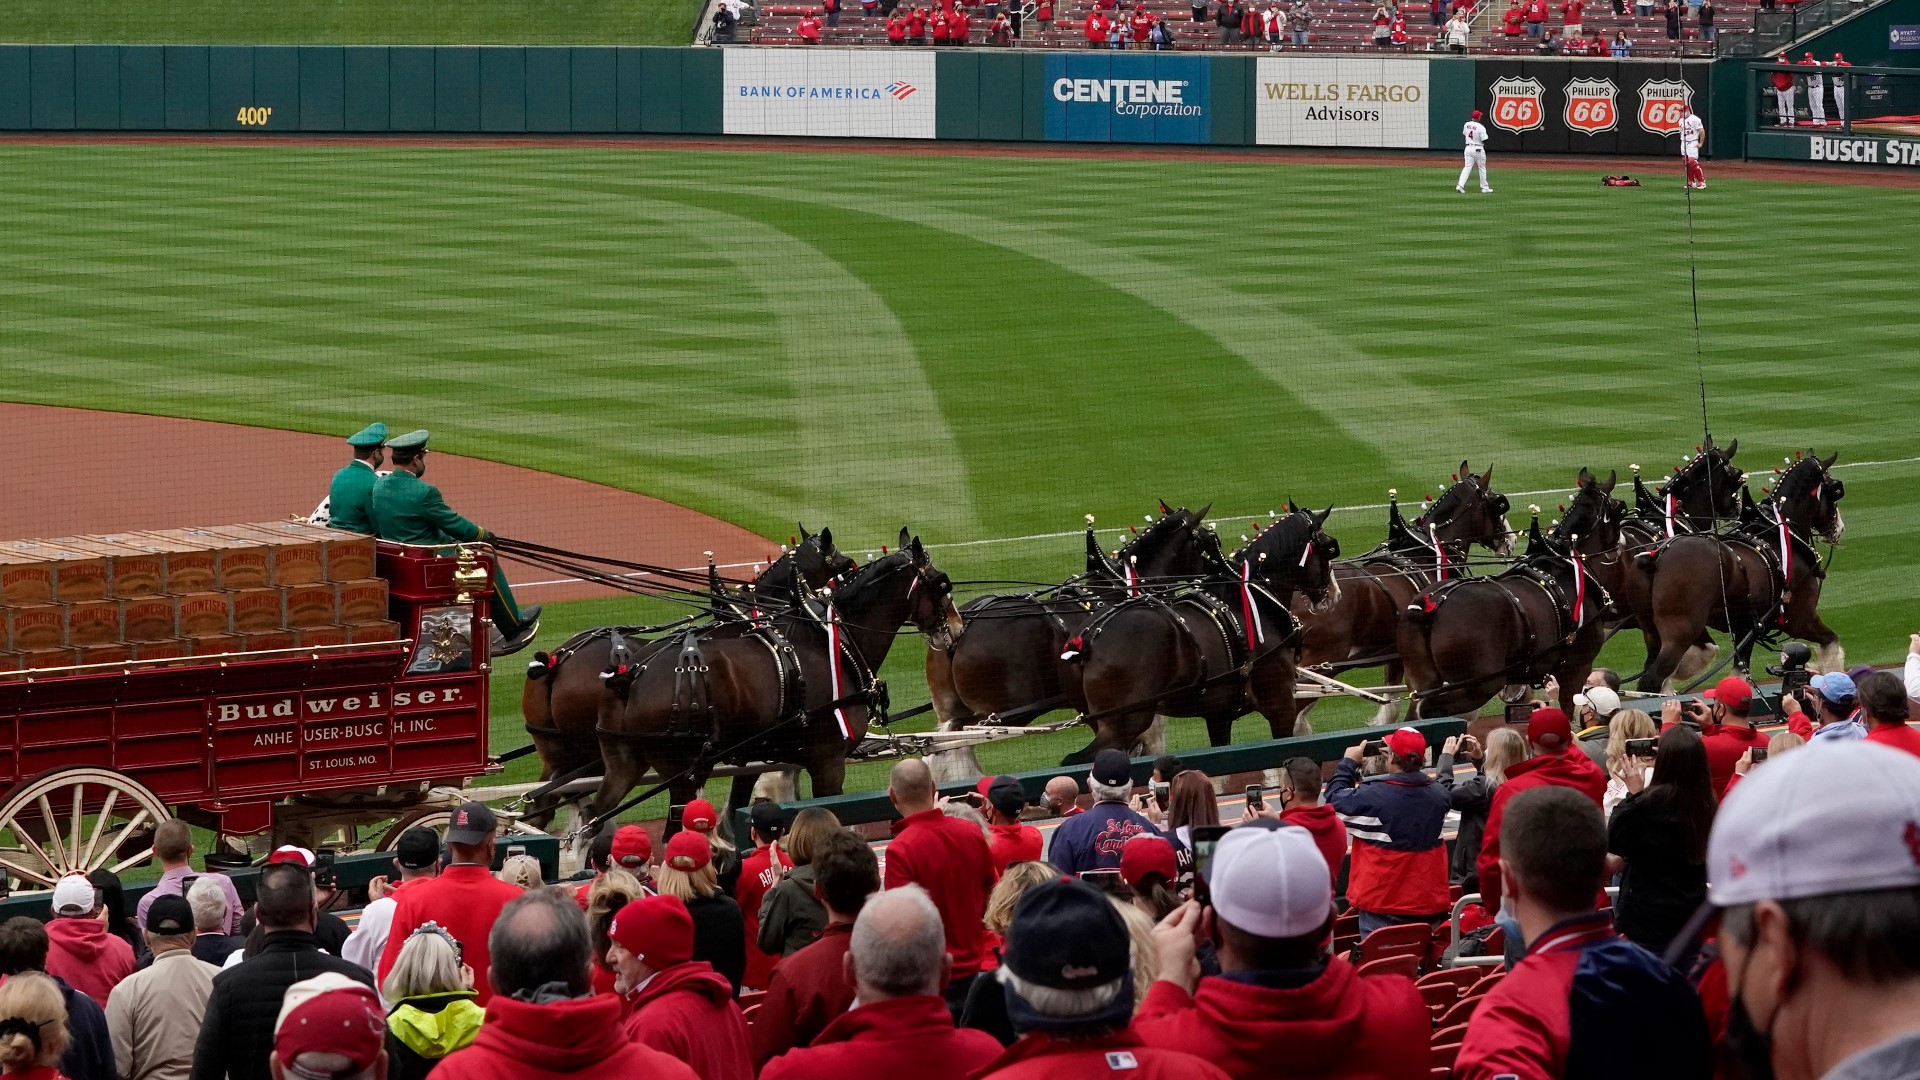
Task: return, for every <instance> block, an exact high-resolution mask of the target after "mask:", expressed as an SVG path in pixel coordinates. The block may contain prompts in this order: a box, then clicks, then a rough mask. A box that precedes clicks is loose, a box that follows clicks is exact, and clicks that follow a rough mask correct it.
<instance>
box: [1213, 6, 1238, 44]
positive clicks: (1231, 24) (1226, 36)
mask: <svg viewBox="0 0 1920 1080" xmlns="http://www.w3.org/2000/svg"><path fill="white" fill-rule="evenodd" d="M1213 22H1214V25H1216V26H1218V27H1219V28H1220V44H1222V45H1231V44H1233V41H1234V38H1236V37H1238V36H1239V34H1240V17H1239V16H1238V15H1235V14H1234V13H1233V5H1232V4H1231V3H1230V2H1229V0H1220V6H1219V7H1218V8H1217V9H1215V10H1214V13H1213Z"/></svg>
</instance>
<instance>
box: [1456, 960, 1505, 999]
mask: <svg viewBox="0 0 1920 1080" xmlns="http://www.w3.org/2000/svg"><path fill="white" fill-rule="evenodd" d="M1486 972H1487V973H1486V974H1485V975H1482V976H1480V981H1479V982H1477V983H1474V984H1473V985H1472V986H1470V987H1468V988H1467V992H1466V995H1465V996H1467V997H1476V996H1478V995H1480V994H1484V993H1486V992H1487V991H1489V990H1491V989H1493V988H1494V987H1496V986H1498V985H1500V980H1501V979H1504V978H1506V977H1507V969H1506V968H1500V967H1490V968H1487V969H1486Z"/></svg>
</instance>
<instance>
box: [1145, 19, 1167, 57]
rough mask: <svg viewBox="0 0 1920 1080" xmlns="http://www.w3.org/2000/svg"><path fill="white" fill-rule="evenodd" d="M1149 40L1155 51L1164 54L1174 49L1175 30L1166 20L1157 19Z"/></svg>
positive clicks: (1149, 34) (1149, 33)
mask: <svg viewBox="0 0 1920 1080" xmlns="http://www.w3.org/2000/svg"><path fill="white" fill-rule="evenodd" d="M1147 40H1149V41H1150V42H1152V43H1153V47H1154V49H1155V51H1161V52H1164V51H1165V50H1167V49H1171V48H1173V30H1172V28H1170V27H1169V26H1167V21H1166V20H1165V19H1155V20H1154V22H1153V29H1152V30H1151V31H1149V32H1148V37H1147Z"/></svg>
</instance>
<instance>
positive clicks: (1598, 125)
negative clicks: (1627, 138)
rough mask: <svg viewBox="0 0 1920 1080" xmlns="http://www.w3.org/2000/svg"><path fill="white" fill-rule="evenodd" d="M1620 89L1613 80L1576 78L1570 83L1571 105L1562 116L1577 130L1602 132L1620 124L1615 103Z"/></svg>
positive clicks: (1568, 105)
mask: <svg viewBox="0 0 1920 1080" xmlns="http://www.w3.org/2000/svg"><path fill="white" fill-rule="evenodd" d="M1618 94H1619V88H1618V87H1616V86H1614V85H1613V80H1612V79H1575V80H1573V81H1572V82H1570V83H1568V84H1567V107H1566V111H1565V113H1564V114H1563V115H1562V119H1564V120H1565V121H1566V124H1567V126H1568V127H1570V128H1572V129H1573V130H1575V131H1584V132H1586V133H1587V134H1589V135H1598V134H1599V133H1600V132H1603V131H1612V130H1613V129H1614V128H1616V127H1618V126H1619V125H1620V109H1619V107H1618V106H1617V105H1615V103H1614V99H1615V97H1616V96H1617V95H1618Z"/></svg>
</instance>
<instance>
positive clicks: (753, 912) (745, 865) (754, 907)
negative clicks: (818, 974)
mask: <svg viewBox="0 0 1920 1080" xmlns="http://www.w3.org/2000/svg"><path fill="white" fill-rule="evenodd" d="M895 18H898V16H895ZM915 34H916V36H917V35H918V31H916V32H915ZM887 36H888V37H892V36H893V26H892V24H888V27H887ZM775 859H778V860H779V861H780V866H781V868H782V872H783V873H784V872H785V871H787V870H791V869H793V857H792V856H790V855H788V854H787V853H786V851H785V850H783V849H782V848H781V847H780V845H779V844H768V845H767V846H766V847H763V848H755V849H754V850H753V851H752V852H751V853H749V854H748V855H747V857H746V858H744V859H741V860H740V881H739V883H738V884H736V885H734V887H733V898H734V899H735V900H738V901H740V914H741V915H742V916H745V918H746V921H747V974H746V977H745V978H744V979H742V980H741V981H742V982H743V983H744V984H745V985H747V986H751V987H753V988H754V989H755V990H765V989H766V988H767V980H769V979H771V978H773V964H774V961H776V960H778V959H780V958H779V957H778V956H775V955H773V954H772V953H767V952H762V951H761V950H760V901H761V900H762V899H763V898H765V897H766V895H767V890H768V889H771V888H773V885H774V882H776V881H778V880H779V878H778V876H776V875H775V874H774V872H773V863H774V860H775Z"/></svg>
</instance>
